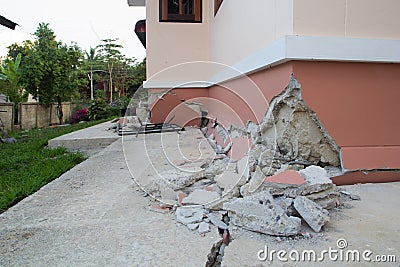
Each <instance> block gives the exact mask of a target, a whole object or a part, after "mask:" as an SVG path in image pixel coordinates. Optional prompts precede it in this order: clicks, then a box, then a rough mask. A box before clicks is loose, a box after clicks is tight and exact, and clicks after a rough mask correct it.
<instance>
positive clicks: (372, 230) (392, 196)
mask: <svg viewBox="0 0 400 267" xmlns="http://www.w3.org/2000/svg"><path fill="white" fill-rule="evenodd" d="M340 189H341V190H345V191H347V192H348V193H351V194H355V195H359V196H360V197H361V200H360V201H351V202H347V203H349V204H351V205H353V207H352V208H345V209H340V210H338V211H332V210H331V212H330V216H331V221H330V222H329V223H327V224H326V225H325V227H324V228H323V230H322V231H321V232H320V233H313V232H312V231H309V230H308V231H307V230H305V231H306V232H308V233H309V235H311V238H306V239H300V240H296V239H295V238H294V239H295V240H290V239H281V238H279V237H271V236H267V235H260V234H257V233H253V232H247V231H239V230H237V231H232V236H233V238H234V239H233V241H232V242H231V243H230V244H229V246H227V247H226V248H225V256H224V258H223V261H222V266H229V267H230V266H321V265H324V266H344V265H346V266H374V264H376V262H375V263H374V262H372V261H371V262H368V261H366V260H364V259H363V257H362V253H363V252H365V251H371V252H372V254H367V256H368V257H369V258H370V259H372V260H375V256H377V255H383V256H386V258H387V257H388V256H389V255H394V256H396V260H397V261H396V262H386V263H385V264H384V265H385V266H398V264H399V261H400V243H399V241H398V237H399V233H400V224H399V221H400V212H399V209H398V203H399V202H400V194H399V192H400V183H386V184H358V185H352V186H342V187H340ZM231 229H232V228H231ZM306 232H304V233H306ZM306 236H307V235H306ZM266 248H268V257H267V258H265V257H266V254H265V253H264V252H265V251H266ZM330 248H331V250H336V251H337V252H336V254H335V253H333V254H332V256H331V257H332V259H333V260H331V259H330V258H329V254H328V253H327V254H325V255H324V260H323V261H318V258H320V257H321V252H322V251H323V250H329V249H330ZM272 250H275V251H276V252H275V254H274V255H273V259H274V260H273V261H272V262H271V257H269V255H270V253H271V251H272ZM279 250H284V251H285V252H286V255H283V254H281V257H283V258H284V259H287V261H280V260H279V259H278V257H277V254H276V253H277V251H279ZM293 250H296V251H297V252H299V253H300V255H301V253H303V252H304V251H306V250H309V251H310V250H313V251H315V252H316V253H317V254H316V256H317V261H310V260H304V261H302V260H301V261H297V262H295V261H292V260H291V259H290V258H289V253H290V252H291V251H293ZM355 250H357V251H358V252H359V253H360V261H358V260H355V261H353V260H351V259H352V258H349V259H350V261H349V262H347V261H345V260H346V257H347V256H346V255H347V254H348V255H350V256H349V257H352V256H351V254H352V253H353V251H354V253H357V252H355ZM260 251H261V252H260ZM291 253H292V254H291V255H292V257H295V252H291ZM307 253H308V252H307ZM367 253H368V252H367ZM341 254H342V255H344V258H343V259H344V260H341V258H340V255H341ZM307 255H308V254H306V256H307ZM335 255H336V256H337V257H338V258H336V260H335V257H336V256H335ZM259 256H260V258H261V260H260V259H259V258H258V257H259ZM307 257H308V256H307ZM264 259H265V260H264ZM382 264H383V263H382Z"/></svg>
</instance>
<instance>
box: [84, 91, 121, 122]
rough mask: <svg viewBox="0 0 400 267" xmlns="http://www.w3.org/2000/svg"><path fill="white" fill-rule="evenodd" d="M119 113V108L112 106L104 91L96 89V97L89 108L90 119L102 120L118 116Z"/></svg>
mask: <svg viewBox="0 0 400 267" xmlns="http://www.w3.org/2000/svg"><path fill="white" fill-rule="evenodd" d="M118 114H119V108H116V107H111V106H110V105H109V104H108V103H107V101H106V100H105V93H104V91H101V90H99V91H96V97H95V99H94V100H92V101H90V106H89V108H88V116H89V119H90V120H101V119H106V118H110V117H113V116H117V115H118Z"/></svg>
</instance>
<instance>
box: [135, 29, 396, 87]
mask: <svg viewBox="0 0 400 267" xmlns="http://www.w3.org/2000/svg"><path fill="white" fill-rule="evenodd" d="M399 47H400V40H388V39H366V38H346V37H325V36H299V35H287V36H284V37H282V38H280V39H278V40H276V41H275V42H273V43H271V44H269V45H268V46H266V47H265V48H264V49H262V50H260V51H258V52H256V53H254V54H252V55H250V56H248V57H247V58H245V59H243V60H242V61H240V62H238V63H237V64H235V65H233V66H226V68H225V70H224V71H222V72H219V73H216V74H215V75H213V76H212V77H210V78H209V79H208V80H206V81H193V80H187V81H185V80H180V81H157V80H155V79H151V80H149V81H146V82H144V85H143V87H144V88H148V89H152V88H207V87H210V86H212V85H215V84H219V83H222V82H226V81H228V80H232V79H235V78H237V77H239V76H241V75H247V74H250V73H254V72H256V71H259V70H261V69H264V68H269V67H273V66H276V65H279V64H282V63H285V62H287V61H291V60H302V61H339V62H343V61H344V62H367V63H368V62H370V63H400V49H399ZM202 63H204V61H202ZM213 64H219V63H215V62H210V66H211V65H213ZM182 78H183V77H182Z"/></svg>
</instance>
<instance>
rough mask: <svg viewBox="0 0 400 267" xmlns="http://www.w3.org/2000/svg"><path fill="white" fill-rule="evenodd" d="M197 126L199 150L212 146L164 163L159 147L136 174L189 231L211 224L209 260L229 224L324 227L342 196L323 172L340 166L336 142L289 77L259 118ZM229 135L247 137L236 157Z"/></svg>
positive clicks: (269, 229)
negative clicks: (214, 234) (197, 155)
mask: <svg viewBox="0 0 400 267" xmlns="http://www.w3.org/2000/svg"><path fill="white" fill-rule="evenodd" d="M199 132H200V131H199ZM201 132H202V134H203V135H204V137H205V138H206V140H207V142H206V143H207V145H206V146H208V147H207V148H203V149H205V150H204V151H206V150H207V151H209V150H212V151H213V152H214V153H208V154H207V155H206V157H203V156H204V155H202V158H201V160H190V159H189V160H187V159H184V160H182V159H169V160H168V162H165V159H163V157H164V158H165V155H164V154H168V153H164V154H161V155H159V157H158V158H155V159H154V160H153V162H156V164H157V168H155V169H157V171H154V169H149V170H146V171H145V172H144V173H142V174H141V176H140V177H138V178H137V180H138V181H139V183H140V185H141V186H142V187H143V188H144V189H145V190H146V192H148V193H149V194H150V195H152V196H154V197H155V198H156V199H157V198H161V199H163V200H165V199H169V200H171V201H170V205H169V207H172V210H175V215H176V220H177V221H178V222H179V223H181V224H184V225H186V226H187V227H188V228H189V229H190V230H191V231H197V233H199V234H201V235H206V234H207V233H208V232H210V231H213V228H216V229H218V231H219V233H220V235H221V237H222V238H223V239H222V240H223V242H222V243H221V242H217V243H216V244H217V245H215V247H214V246H213V249H212V253H210V255H209V257H211V258H212V259H214V260H216V259H217V258H218V257H219V258H221V257H222V256H223V251H224V248H225V246H227V245H228V244H229V242H230V241H229V240H230V234H229V233H230V232H229V231H231V230H232V229H238V228H239V229H243V230H245V231H251V232H256V233H261V234H265V235H270V236H278V237H279V238H282V237H296V236H310V233H309V232H310V231H314V232H317V233H318V232H320V231H322V230H323V229H324V228H323V227H324V226H325V225H326V223H327V222H329V220H330V217H329V210H331V209H332V208H336V207H338V206H339V205H340V204H341V203H342V201H341V197H343V196H346V197H349V196H348V195H346V194H344V193H341V192H340V190H338V189H337V187H336V186H335V185H334V184H333V183H332V181H331V179H330V175H331V174H333V173H334V174H336V175H337V174H340V173H341V169H340V156H339V147H338V145H337V144H336V143H335V141H334V139H333V138H332V137H331V136H330V135H329V133H328V132H327V131H326V129H325V128H324V127H323V125H322V124H321V122H320V121H319V119H318V117H317V115H316V113H315V112H313V111H312V110H311V109H310V108H309V107H308V106H307V104H306V103H305V102H304V101H303V100H302V97H301V86H300V84H299V83H298V82H297V80H296V79H295V78H294V77H293V76H292V77H291V80H290V83H289V85H288V87H287V88H286V89H285V90H284V91H283V92H282V93H281V94H280V95H278V96H276V97H275V98H274V99H272V101H271V103H270V106H269V109H268V110H267V112H266V115H265V117H264V119H263V120H262V121H261V122H260V123H259V124H257V123H254V122H248V123H247V124H246V126H245V127H244V128H240V127H236V126H230V128H229V129H225V128H224V127H222V126H221V125H219V124H218V122H217V119H214V120H210V121H209V124H208V126H204V127H203V128H201ZM204 137H203V138H204ZM193 138H194V139H195V140H197V141H199V140H200V139H201V138H199V137H198V136H193ZM234 138H242V139H246V138H248V139H249V140H251V142H250V149H249V151H248V152H247V153H246V154H244V155H243V157H242V158H241V159H239V160H234V159H233V158H231V157H230V154H229V153H230V150H231V148H232V146H233V145H234V141H232V140H233V139H234ZM200 143H201V141H200ZM175 152H176V151H175ZM203 154H204V153H203ZM171 165H173V166H174V168H170V166H171ZM157 176H158V177H157ZM154 177H157V178H154ZM160 177H161V178H162V179H159V178H160ZM352 197H353V198H354V199H356V196H352ZM167 202H168V201H167ZM217 211H221V212H226V213H227V215H226V217H224V218H226V220H225V221H224V220H223V219H219V218H218V216H215V215H214V214H215V212H217ZM211 212H214V214H213V213H211ZM308 227H309V228H308ZM214 263H215V262H214ZM210 266H213V265H212V264H211V265H210Z"/></svg>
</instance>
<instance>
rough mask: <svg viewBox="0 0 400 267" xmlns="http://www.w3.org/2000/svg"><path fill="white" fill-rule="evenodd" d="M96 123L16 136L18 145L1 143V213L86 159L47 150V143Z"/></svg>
mask: <svg viewBox="0 0 400 267" xmlns="http://www.w3.org/2000/svg"><path fill="white" fill-rule="evenodd" d="M97 123H99V121H97V122H89V123H86V122H85V123H79V124H74V125H71V126H65V127H56V128H48V129H35V130H31V131H29V132H27V133H26V132H24V133H18V134H14V137H15V138H17V140H18V142H17V143H12V144H3V143H0V212H2V211H4V210H6V209H7V208H8V207H10V206H12V205H13V204H15V203H17V202H18V201H20V200H21V199H23V198H24V197H26V196H28V195H30V194H32V193H34V192H35V191H37V190H38V189H40V188H41V187H42V186H43V185H45V184H47V183H49V182H50V181H52V180H54V179H55V178H57V177H59V176H60V175H61V174H62V173H64V172H66V171H67V170H69V169H71V168H72V167H74V166H75V165H77V164H79V163H80V162H82V161H83V160H85V156H84V155H83V154H82V153H69V152H67V151H66V150H65V149H64V148H56V149H49V148H46V145H47V142H48V140H50V139H52V138H55V137H57V136H60V135H63V134H66V133H69V132H72V131H76V130H79V129H82V128H86V127H89V126H92V125H95V124H97Z"/></svg>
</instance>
